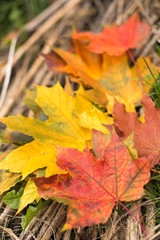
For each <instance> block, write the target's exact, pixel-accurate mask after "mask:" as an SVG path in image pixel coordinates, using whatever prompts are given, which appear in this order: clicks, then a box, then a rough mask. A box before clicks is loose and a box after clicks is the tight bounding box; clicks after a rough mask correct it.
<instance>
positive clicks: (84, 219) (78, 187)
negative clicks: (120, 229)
mask: <svg viewBox="0 0 160 240" xmlns="http://www.w3.org/2000/svg"><path fill="white" fill-rule="evenodd" d="M93 138H94V142H93V152H94V153H95V155H96V156H97V157H98V158H96V157H95V155H93V154H92V153H91V152H90V151H89V149H88V147H86V149H85V150H84V151H83V152H80V151H78V150H76V149H71V148H63V147H57V159H58V161H57V165H58V166H59V167H60V168H61V169H64V170H67V171H68V172H69V174H67V175H62V174H60V175H54V176H52V177H49V178H44V177H42V178H35V179H34V181H35V184H36V186H37V187H38V191H39V194H40V196H41V197H44V198H46V199H47V198H55V199H56V200H58V201H59V202H63V203H64V204H68V205H69V212H68V216H67V223H66V225H65V227H64V228H63V229H68V228H77V227H85V226H88V225H92V224H98V223H105V222H106V221H107V220H108V218H109V217H110V215H111V213H112V210H113V207H114V206H115V203H116V202H118V203H120V204H121V205H122V206H124V205H123V204H122V203H121V201H127V202H128V201H132V200H137V199H139V198H140V197H141V196H142V195H143V186H144V185H145V184H146V183H147V182H148V181H149V178H150V159H147V158H141V159H136V160H133V159H132V157H131V156H130V154H129V152H128V150H127V148H126V146H125V145H124V143H123V142H122V141H121V140H120V138H119V137H118V136H117V135H116V133H115V132H113V134H112V138H111V140H110V141H109V138H108V136H107V135H104V134H103V133H101V132H99V131H94V134H93ZM96 140H97V143H100V142H101V144H102V146H100V147H98V145H99V144H95V142H96ZM97 153H98V154H97ZM99 157H100V158H99Z"/></svg>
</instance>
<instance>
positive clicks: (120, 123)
mask: <svg viewBox="0 0 160 240" xmlns="http://www.w3.org/2000/svg"><path fill="white" fill-rule="evenodd" d="M141 103H142V105H143V106H144V109H145V110H144V114H145V122H144V123H142V122H140V121H139V120H138V114H137V113H133V112H126V110H125V106H124V105H123V104H121V103H119V102H117V101H116V100H115V105H114V110H113V116H114V118H115V126H116V129H117V133H119V135H120V136H121V138H122V139H124V138H126V137H127V136H129V135H130V134H131V133H132V131H134V145H135V148H136V150H137V153H138V156H139V157H144V156H149V155H150V154H151V153H153V152H154V157H153V159H152V161H151V166H152V167H153V166H154V165H155V164H157V163H158V162H159V160H160V126H159V122H160V108H155V103H154V102H153V101H152V100H151V98H150V97H148V96H147V95H144V96H143V98H142V100H141Z"/></svg>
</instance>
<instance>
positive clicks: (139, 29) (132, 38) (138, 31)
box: [73, 13, 151, 56]
mask: <svg viewBox="0 0 160 240" xmlns="http://www.w3.org/2000/svg"><path fill="white" fill-rule="evenodd" d="M150 31H151V26H150V25H149V24H148V23H146V22H142V21H140V18H139V16H138V14H136V13H135V14H134V15H133V16H131V17H130V18H129V19H128V20H127V21H126V22H125V23H124V24H122V25H120V26H117V25H109V26H106V27H105V28H104V30H103V31H102V32H101V33H98V34H94V33H91V32H86V33H75V34H73V38H74V39H81V40H82V41H83V42H84V44H86V46H87V48H88V49H89V50H90V51H92V52H94V53H99V54H101V53H104V52H106V53H108V54H109V55H115V56H119V55H121V54H123V53H124V52H125V51H126V50H128V49H129V48H140V47H141V46H142V44H143V42H144V40H146V39H147V38H148V37H149V35H150Z"/></svg>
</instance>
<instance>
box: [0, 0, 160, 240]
mask: <svg viewBox="0 0 160 240" xmlns="http://www.w3.org/2000/svg"><path fill="white" fill-rule="evenodd" d="M135 11H139V13H140V14H141V15H142V17H143V19H145V20H146V21H148V22H149V23H150V24H152V26H153V29H152V33H153V34H152V37H151V38H150V39H149V41H148V42H147V43H146V45H145V46H144V48H143V49H142V50H140V51H139V50H138V51H137V52H136V55H137V56H138V55H139V54H142V55H148V54H150V53H152V54H153V62H154V63H159V62H160V61H159V58H158V56H157V53H156V52H155V48H154V46H155V44H156V41H157V40H160V30H159V29H158V27H157V26H158V24H159V23H160V17H159V16H160V1H159V0H154V1H153V0H131V1H130V0H112V1H110V0H57V1H54V2H53V4H52V5H51V6H50V7H49V8H48V9H46V10H45V11H44V12H43V13H41V14H40V15H39V16H38V17H37V18H36V19H33V20H32V21H31V22H30V23H27V24H26V26H24V29H25V31H26V32H27V34H28V39H27V40H26V41H25V42H23V43H21V44H20V42H21V41H20V40H21V34H22V32H20V31H19V32H17V33H14V34H12V44H11V46H10V49H5V50H4V51H2V52H1V53H2V54H3V57H1V58H0V67H1V75H0V84H1V89H2V92H3V94H2V95H1V100H0V104H1V111H0V116H1V117H3V116H6V115H16V114H18V113H22V114H25V115H29V116H31V115H32V113H31V112H30V111H29V110H28V109H27V107H26V106H25V105H24V103H23V102H22V101H21V99H23V96H24V90H25V89H26V88H28V87H31V86H32V85H33V84H40V85H45V86H46V85H47V86H51V85H53V84H54V81H56V80H59V81H60V82H61V83H62V82H63V81H64V80H63V78H61V77H60V76H58V75H56V74H55V73H52V72H48V71H47V67H46V64H45V62H44V59H43V58H42V57H41V56H40V55H39V53H40V52H43V53H48V52H50V50H51V48H52V45H53V44H55V45H58V46H61V47H63V48H66V46H67V45H66V44H67V41H66V39H68V38H69V36H70V34H71V32H72V29H73V28H77V29H79V30H83V31H85V30H92V31H95V32H98V31H99V30H101V28H102V27H103V25H104V24H106V23H112V22H116V23H117V24H120V23H121V22H123V21H124V20H125V19H127V18H128V17H129V16H130V15H132V14H133V13H134V12H135ZM16 46H18V48H17V47H16ZM14 51H15V52H14ZM9 52H10V54H8V53H9ZM1 147H3V146H1ZM142 205H145V209H146V210H145V211H146V217H145V218H146V222H147V225H146V231H147V236H148V239H149V240H156V239H160V232H158V231H157V230H159V228H160V226H159V225H157V226H155V219H154V215H155V211H156V209H155V203H153V202H151V201H148V202H145V203H139V206H140V207H141V206H142ZM131 210H132V211H133V212H134V214H135V215H136V216H137V218H140V216H139V211H138V210H137V207H136V206H135V205H132V207H131ZM0 213H1V216H0V234H1V235H0V239H1V240H7V239H15V240H18V239H20V240H34V239H36V240H49V239H55V240H70V239H75V240H85V239H88V240H94V239H101V240H118V239H119V240H138V239H143V237H142V233H141V230H140V228H139V226H137V225H136V222H135V221H134V220H133V219H132V217H131V216H128V214H127V213H126V214H122V216H121V217H119V216H118V214H117V211H115V212H114V213H113V214H112V216H111V218H110V219H109V221H108V223H107V224H106V227H103V228H102V226H93V227H88V228H85V229H77V230H72V231H71V230H68V231H66V232H65V233H62V232H61V231H60V229H61V228H62V226H63V224H64V222H65V218H66V207H65V206H63V205H60V204H58V203H55V202H53V203H51V204H50V205H49V206H46V207H45V208H44V209H42V210H41V211H40V212H39V213H38V214H37V215H36V217H35V218H34V219H33V220H32V221H31V223H30V224H29V225H28V227H27V229H26V230H25V231H24V232H22V229H21V227H20V217H21V215H20V214H19V215H18V216H16V217H14V214H15V212H14V211H13V210H11V209H10V208H9V207H5V206H4V204H3V203H2V201H1V203H0ZM107 226H108V227H107ZM145 240H147V239H145Z"/></svg>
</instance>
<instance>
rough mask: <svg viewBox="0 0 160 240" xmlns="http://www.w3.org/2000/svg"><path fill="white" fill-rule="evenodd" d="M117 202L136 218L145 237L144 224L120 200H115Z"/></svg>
mask: <svg viewBox="0 0 160 240" xmlns="http://www.w3.org/2000/svg"><path fill="white" fill-rule="evenodd" d="M117 202H118V203H119V204H120V205H121V206H122V207H123V208H124V209H125V210H126V211H127V212H128V213H129V214H130V215H131V216H132V217H133V218H134V219H135V220H136V222H137V223H138V224H139V225H140V227H141V230H142V232H143V234H144V237H147V235H146V229H145V225H144V224H142V223H141V222H140V221H139V219H138V218H137V217H136V216H135V215H134V214H133V213H132V212H131V211H130V210H129V209H128V208H127V207H126V206H125V205H124V204H123V203H122V202H120V201H119V200H117ZM142 219H143V217H142Z"/></svg>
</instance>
